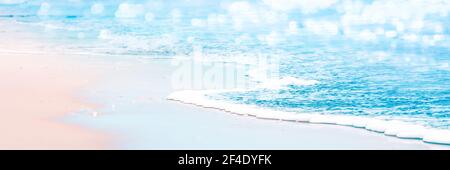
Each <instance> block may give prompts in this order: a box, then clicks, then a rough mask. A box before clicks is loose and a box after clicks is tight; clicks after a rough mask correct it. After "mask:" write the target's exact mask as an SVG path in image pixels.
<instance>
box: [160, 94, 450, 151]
mask: <svg viewBox="0 0 450 170" xmlns="http://www.w3.org/2000/svg"><path fill="white" fill-rule="evenodd" d="M225 91H227V90H183V91H176V92H173V93H171V94H170V95H169V96H168V97H167V99H168V100H173V101H179V102H182V103H186V104H192V105H196V106H200V107H204V108H213V109H218V110H223V111H226V112H230V113H234V114H239V115H247V116H254V117H256V118H260V119H271V120H283V121H295V122H309V123H318V124H334V125H342V126H350V127H355V128H364V129H367V130H369V131H374V132H379V133H384V134H385V135H387V136H395V137H398V138H404V139H419V140H422V141H424V142H428V143H435V144H447V145H450V130H443V129H435V128H428V127H424V126H421V125H416V124H412V123H407V122H402V121H398V120H382V119H377V118H367V117H358V116H346V115H323V114H320V113H317V114H313V113H299V112H288V111H279V110H273V109H267V108H261V107H256V106H251V105H244V104H235V103H230V102H226V101H218V100H212V99H209V98H208V97H207V95H209V94H214V93H220V92H225Z"/></svg>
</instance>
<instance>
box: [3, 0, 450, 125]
mask: <svg viewBox="0 0 450 170" xmlns="http://www.w3.org/2000/svg"><path fill="white" fill-rule="evenodd" d="M449 11H450V1H445V0H431V1H419V0H409V1H408V0H402V1H383V0H380V1H369V0H360V1H358V0H318V1H293V0H282V1H272V0H260V1H256V0H252V1H227V0H223V1H209V0H174V1H162V0H161V1H158V0H156V1H152V0H135V1H119V0H111V1H108V0H105V1H87V0H62V1H56V0H55V1H51V0H47V1H42V0H30V1H27V0H17V1H14V0H12V1H1V0H0V19H2V20H13V21H17V22H19V23H23V24H28V25H30V27H34V28H37V29H36V31H39V32H42V33H43V34H42V36H43V37H44V38H46V39H49V40H52V41H54V42H57V43H58V44H61V46H62V47H63V48H67V49H71V50H76V51H83V52H89V53H98V54H114V55H119V56H120V55H127V56H130V55H131V56H139V57H149V58H151V57H166V58H171V57H174V56H178V55H191V54H192V53H194V48H193V46H200V47H201V48H202V49H203V52H204V53H205V54H207V55H205V57H210V56H222V57H224V58H226V57H227V56H235V55H242V56H245V57H254V56H256V55H258V54H264V55H266V56H270V57H273V58H276V59H278V60H279V76H280V78H283V77H293V78H296V79H299V80H300V79H301V80H315V81H317V83H315V84H313V85H306V86H305V85H298V84H295V83H292V84H289V83H288V84H285V85H283V86H282V87H280V88H255V89H250V90H248V91H245V92H243V91H241V92H227V93H221V94H218V95H214V96H211V97H212V98H215V99H218V100H227V101H232V102H235V103H244V104H249V105H257V106H261V107H269V108H274V109H279V110H287V111H301V112H318V113H323V114H345V115H358V116H366V117H381V118H384V119H388V120H392V119H396V120H403V121H407V122H415V123H418V124H422V125H425V126H428V127H435V128H441V129H449V127H450V65H449V64H450V39H449V38H450V37H449V36H450V34H449V33H450V16H449V14H450V13H449ZM238 62H239V60H238ZM249 77H251V75H249ZM255 81H256V80H255Z"/></svg>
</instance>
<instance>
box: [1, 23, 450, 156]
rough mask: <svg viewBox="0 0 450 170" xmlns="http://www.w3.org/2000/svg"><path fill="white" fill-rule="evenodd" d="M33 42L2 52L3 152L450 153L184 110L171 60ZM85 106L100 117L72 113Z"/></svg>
mask: <svg viewBox="0 0 450 170" xmlns="http://www.w3.org/2000/svg"><path fill="white" fill-rule="evenodd" d="M2 34H6V33H5V32H2ZM23 36H25V38H24V39H25V40H29V39H30V38H29V37H28V35H25V33H24V34H19V35H17V36H16V34H14V36H12V35H9V36H6V37H7V38H2V39H0V40H1V43H0V49H3V50H5V51H10V52H9V53H1V50H0V58H1V59H2V61H5V62H2V63H1V64H0V65H1V67H0V78H1V80H5V82H8V84H6V83H4V84H2V86H1V87H0V92H2V93H3V95H2V96H1V97H0V102H1V103H5V104H4V105H1V106H0V110H3V111H4V112H2V113H0V116H1V117H0V118H1V119H0V123H1V125H0V126H1V128H0V135H1V137H2V138H4V139H5V140H3V141H0V149H111V148H112V149H266V150H267V149H449V148H448V147H445V146H440V145H433V144H426V143H422V142H421V141H418V140H404V139H397V138H393V137H388V136H384V135H383V134H377V133H373V132H368V131H365V130H361V129H355V128H350V127H339V126H334V125H322V124H309V123H297V122H295V123H294V122H287V121H284V122H283V121H266V120H255V119H254V118H251V117H245V116H236V115H233V114H226V112H223V111H218V110H214V109H207V108H200V107H195V106H192V105H185V104H180V103H179V102H173V101H169V100H166V97H167V96H168V95H169V94H170V93H172V92H174V91H175V90H176V89H173V87H172V85H171V81H170V79H171V78H170V76H171V75H172V72H173V70H174V67H175V66H173V65H171V59H153V58H126V57H125V58H120V57H116V58H108V57H102V56H97V57H96V58H95V59H94V58H89V57H87V56H80V55H76V54H75V55H70V54H64V55H58V54H57V53H55V54H53V53H51V52H49V53H48V52H45V51H44V52H42V54H44V55H42V54H38V53H27V51H28V52H29V51H42V49H39V48H37V47H36V44H35V41H27V42H23V43H19V42H18V41H16V40H23V39H22V38H23ZM8 37H9V38H8ZM11 42H15V43H11ZM37 42H39V41H37ZM18 44H22V45H18ZM11 51H15V52H12V53H11ZM39 53H41V52H39ZM97 72H98V73H99V74H96V73H97ZM11 75H13V76H11ZM88 75H89V76H88ZM97 75H98V76H97ZM41 80H47V81H41ZM30 82H33V86H32V87H33V88H30V87H31V86H30V84H31V83H30ZM80 93H81V94H80ZM18 94H20V95H18ZM80 96H81V97H80ZM25 99H26V100H25ZM92 103H95V104H96V105H92ZM23 106H26V107H23ZM80 109H81V110H82V109H87V110H93V111H94V112H95V113H98V115H95V116H92V115H85V114H70V115H69V114H68V113H74V112H75V113H76V112H77V111H80ZM38 111H39V112H38ZM11 113H15V114H11ZM62 118H63V119H68V120H69V121H61V120H60V119H62ZM68 122H69V123H68ZM107 134H114V136H113V137H114V140H111V138H110V136H109V135H107ZM111 143H113V144H114V145H111Z"/></svg>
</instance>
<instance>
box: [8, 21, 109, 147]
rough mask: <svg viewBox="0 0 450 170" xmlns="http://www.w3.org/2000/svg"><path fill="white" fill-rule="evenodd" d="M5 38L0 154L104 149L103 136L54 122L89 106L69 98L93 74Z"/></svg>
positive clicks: (64, 60)
mask: <svg viewBox="0 0 450 170" xmlns="http://www.w3.org/2000/svg"><path fill="white" fill-rule="evenodd" d="M0 26H1V25H0ZM1 35H5V33H1ZM8 37H9V38H8ZM8 37H5V36H2V37H0V149H105V148H106V147H107V146H108V142H107V141H108V136H107V135H105V134H101V133H98V132H93V131H91V130H89V129H85V128H82V127H78V126H76V125H72V124H66V123H63V122H61V121H60V120H59V119H60V118H62V117H63V116H65V115H66V114H68V113H70V112H76V111H78V110H80V109H83V108H90V107H92V106H91V105H90V104H88V103H84V102H82V101H81V100H80V99H78V98H77V97H76V95H75V94H76V92H77V91H78V90H80V88H82V87H83V86H85V85H87V84H88V83H89V82H90V81H92V80H94V78H95V76H94V75H95V74H93V73H92V72H91V71H89V72H88V70H86V68H83V67H81V66H82V65H81V64H80V63H77V62H75V61H72V60H67V59H63V57H61V56H58V55H57V54H50V53H48V54H46V52H43V51H40V49H39V48H35V47H33V46H32V45H30V44H31V42H29V41H27V42H23V41H21V40H20V38H19V37H20V35H16V36H8ZM11 51H15V52H11ZM30 51H32V52H31V53H30ZM33 51H34V52H33ZM36 52H40V53H36ZM77 68H79V69H77Z"/></svg>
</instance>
